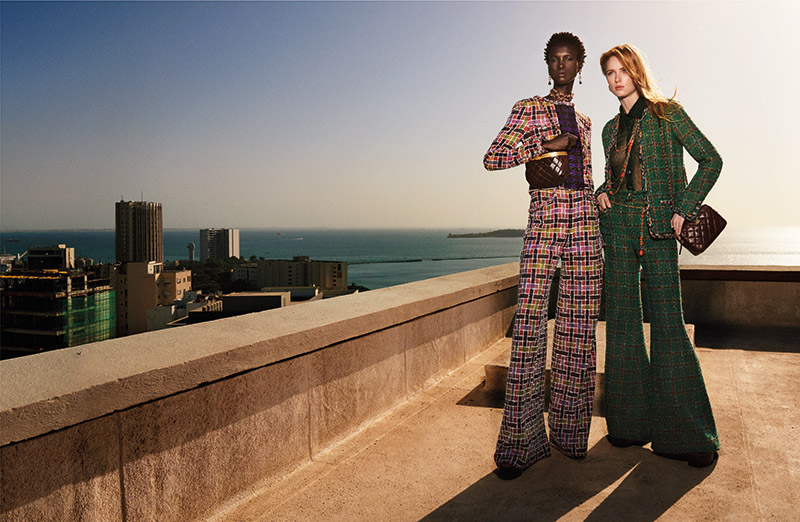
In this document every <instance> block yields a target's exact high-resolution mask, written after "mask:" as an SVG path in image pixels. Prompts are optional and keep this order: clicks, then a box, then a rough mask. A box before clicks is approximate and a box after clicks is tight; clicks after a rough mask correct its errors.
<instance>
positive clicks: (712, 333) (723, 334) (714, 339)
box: [695, 325, 800, 353]
mask: <svg viewBox="0 0 800 522" xmlns="http://www.w3.org/2000/svg"><path fill="white" fill-rule="evenodd" d="M695 345H696V346H700V347H703V348H722V349H729V350H747V351H757V352H783V353H800V328H755V327H747V326H709V325H696V328H695Z"/></svg>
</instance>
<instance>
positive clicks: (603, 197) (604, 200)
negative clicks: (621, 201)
mask: <svg viewBox="0 0 800 522" xmlns="http://www.w3.org/2000/svg"><path fill="white" fill-rule="evenodd" d="M597 206H598V207H600V210H608V209H610V208H611V200H610V199H608V194H606V193H605V192H601V193H600V194H598V195H597Z"/></svg>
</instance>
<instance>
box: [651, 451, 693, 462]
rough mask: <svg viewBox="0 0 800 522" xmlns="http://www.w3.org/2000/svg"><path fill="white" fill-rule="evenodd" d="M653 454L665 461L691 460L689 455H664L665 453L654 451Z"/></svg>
mask: <svg viewBox="0 0 800 522" xmlns="http://www.w3.org/2000/svg"><path fill="white" fill-rule="evenodd" d="M653 453H655V454H656V455H658V456H659V457H664V458H665V459H672V460H682V461H683V462H686V461H687V460H689V454H688V453H664V452H663V451H653Z"/></svg>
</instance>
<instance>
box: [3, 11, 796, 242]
mask: <svg viewBox="0 0 800 522" xmlns="http://www.w3.org/2000/svg"><path fill="white" fill-rule="evenodd" d="M0 15H1V16H0V24H1V27H0V39H1V41H0V73H1V74H0V134H1V135H2V142H0V171H1V177H0V188H1V189H2V190H0V229H1V230H2V231H3V232H4V233H7V232H13V231H25V230H27V231H36V230H108V229H113V227H114V203H115V202H117V201H119V200H120V199H125V200H141V199H144V200H147V201H156V202H159V203H162V205H163V213H164V227H165V229H187V230H190V229H200V228H239V229H242V230H246V229H320V228H329V229H331V230H336V229H344V230H347V229H350V230H358V229H365V230H372V229H442V230H462V229H469V230H487V231H488V230H495V229H504V228H524V227H525V223H526V218H527V209H528V200H529V198H528V194H527V190H526V184H525V181H524V174H523V169H522V168H519V167H518V168H516V169H512V170H509V171H500V172H486V171H485V170H484V169H483V165H482V158H483V154H484V153H485V152H486V149H487V148H488V146H489V144H490V143H491V141H492V140H493V139H494V137H495V136H496V134H497V132H498V131H499V130H500V128H501V127H502V125H503V123H504V122H505V120H506V118H507V116H508V113H509V110H510V108H511V106H512V105H513V104H514V102H515V101H517V100H519V99H522V98H527V97H530V96H533V95H536V94H539V95H543V94H546V93H547V90H548V86H547V70H546V67H545V64H544V60H543V56H542V54H543V48H544V44H545V42H546V41H547V39H548V38H549V36H550V34H552V33H553V32H557V31H563V30H566V31H572V32H574V33H575V34H577V35H578V36H580V37H581V39H582V40H583V41H584V44H585V46H586V49H587V61H586V65H585V67H584V70H583V74H582V81H583V84H582V85H577V84H576V85H575V93H576V94H575V103H576V106H577V108H578V109H579V110H581V111H582V112H584V113H585V114H587V115H588V116H589V117H591V118H592V120H593V140H592V148H593V152H594V154H593V168H594V182H595V185H599V184H600V183H601V182H602V181H603V171H602V169H603V154H602V146H601V140H600V130H601V129H602V126H603V124H604V123H605V122H606V121H607V120H608V119H609V118H611V117H613V116H614V114H615V113H616V112H617V110H618V102H617V101H616V99H615V98H614V97H613V96H612V95H611V94H610V93H609V92H608V90H607V88H606V85H605V80H604V79H603V77H602V75H601V73H600V70H599V69H600V68H599V64H598V62H597V60H598V57H599V55H600V54H601V53H602V52H603V51H605V50H606V49H608V48H609V47H611V46H612V45H615V44H618V43H622V42H629V43H633V44H635V45H637V46H638V47H639V48H641V49H642V50H643V51H644V52H645V54H646V55H647V56H648V59H649V62H650V66H651V68H652V69H653V71H654V74H655V76H656V77H657V78H658V80H659V85H660V87H661V89H662V91H663V92H665V93H667V94H671V93H672V92H673V89H674V88H676V87H677V98H678V100H679V101H680V102H681V103H682V104H683V105H684V107H685V108H686V110H687V112H688V113H689V115H690V116H691V117H692V119H693V120H694V122H695V123H696V124H697V126H698V127H699V128H700V129H701V130H703V132H704V133H705V134H706V135H707V136H708V138H709V139H710V141H711V142H712V143H713V144H714V145H715V146H716V147H717V149H718V150H719V152H720V154H721V155H722V157H723V160H724V167H723V171H722V175H721V177H720V179H719V181H718V183H717V185H716V186H715V187H714V189H713V190H712V191H711V194H710V195H709V197H708V199H707V202H708V203H709V204H711V205H712V206H714V207H715V208H716V209H717V210H719V211H720V213H721V214H722V215H723V216H725V217H726V219H727V220H728V223H729V227H731V230H736V229H740V228H747V227H753V226H766V227H772V226H781V225H786V224H790V225H791V224H795V223H796V224H800V210H798V205H797V204H796V203H795V202H794V198H793V196H794V194H796V193H797V191H798V189H800V180H798V177H797V176H796V175H794V174H795V171H796V170H797V167H796V165H795V163H794V162H793V161H792V157H791V151H792V150H793V147H794V146H796V145H795V141H796V140H795V138H796V137H797V135H798V131H797V130H796V129H797V127H796V124H795V122H794V119H795V118H796V115H797V114H800V100H798V98H797V97H792V96H787V97H781V98H779V99H778V100H773V99H772V95H771V94H770V93H774V92H777V91H778V89H779V88H780V86H781V85H788V86H790V87H791V86H793V85H797V84H798V80H800V72H798V70H797V68H796V67H792V66H791V64H793V63H794V61H793V60H792V59H791V55H792V54H793V52H794V51H796V50H797V49H798V48H799V47H800V34H799V33H798V31H796V30H795V28H794V23H795V21H796V20H798V19H800V4H798V3H782V2H773V3H770V2H767V3H755V2H711V3H703V2H664V3H662V2H647V3H638V2H637V3H629V2H563V3H555V2H534V3H524V2H511V3H507V2H499V3H490V2H470V3H461V2H391V3H383V2H319V3H318V2H302V3H294V2H166V3H160V2H123V3H117V2H79V3H72V2H43V3H41V2H3V3H2V4H0ZM567 20H569V21H568V22H567ZM631 21H636V22H635V23H631ZM712 21H713V25H712ZM686 166H687V171H688V173H689V176H691V175H692V174H693V173H694V170H695V168H696V165H695V164H694V162H693V161H692V160H691V159H687V163H686ZM787 166H788V167H787ZM787 170H788V173H787V174H788V175H784V172H787Z"/></svg>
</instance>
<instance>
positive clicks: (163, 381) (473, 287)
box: [0, 263, 518, 446]
mask: <svg viewBox="0 0 800 522" xmlns="http://www.w3.org/2000/svg"><path fill="white" fill-rule="evenodd" d="M517 279H518V266H517V264H516V263H508V264H505V265H499V266H495V267H491V268H486V269H481V270H475V271H470V272H463V273H459V274H455V275H450V276H445V277H439V278H434V279H428V280H426V281H419V282H415V283H409V284H405V285H399V286H395V287H390V288H383V289H379V290H371V291H369V292H363V293H357V294H353V295H349V296H342V297H337V298H335V299H327V300H322V301H316V302H310V303H304V304H303V305H302V306H291V307H286V308H281V309H276V310H269V311H265V312H258V313H253V314H247V315H243V316H238V317H232V318H228V319H220V320H217V321H211V322H207V323H201V324H197V325H190V326H185V327H181V328H173V329H167V330H159V331H156V332H148V333H143V334H139V335H134V336H129V337H122V338H118V339H110V340H107V341H101V342H97V343H90V344H86V345H82V346H77V347H74V348H68V349H62V350H56V351H52V352H46V353H42V354H37V355H32V356H27V357H20V358H15V359H9V360H6V361H2V363H0V375H1V376H2V385H1V386H2V395H0V425H2V426H3V429H2V433H0V446H2V445H5V444H8V443H10V442H15V441H19V440H24V439H27V438H30V437H33V436H36V435H40V434H42V433H47V432H48V431H52V430H55V429H60V428H63V427H66V426H71V425H75V424H78V423H80V422H83V421H86V420H89V419H93V418H96V417H99V416H102V415H106V414H108V413H111V412H114V411H119V410H123V409H126V408H130V407H131V406H135V405H137V404H142V403H145V402H148V401H151V400H155V399H158V398H161V397H167V396H170V395H173V394H176V393H179V392H182V391H185V390H189V389H193V388H196V387H198V386H200V385H203V384H206V383H210V382H214V381H218V380H220V379H224V378H226V377H230V376H232V375H236V374H238V373H241V372H244V371H249V370H253V369H256V368H260V367H264V366H268V365H271V364H274V363H276V362H278V361H282V360H286V359H291V358H294V357H298V356H300V355H303V354H307V353H310V352H313V351H315V350H320V349H322V348H325V347H327V346H331V345H334V344H337V343H342V342H344V341H347V340H350V339H354V338H358V337H360V336H363V335H365V334H367V333H370V332H377V331H380V330H384V329H386V328H389V327H390V326H395V325H398V324H402V323H406V322H408V321H411V320H412V319H414V318H418V317H422V316H426V315H429V314H431V313H433V312H436V311H441V310H444V309H447V308H451V307H454V306H457V305H458V304H462V303H466V302H470V301H474V300H477V299H480V298H482V297H485V296H487V295H490V294H494V293H497V292H500V291H502V290H507V289H509V288H511V287H515V286H516V284H517Z"/></svg>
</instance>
